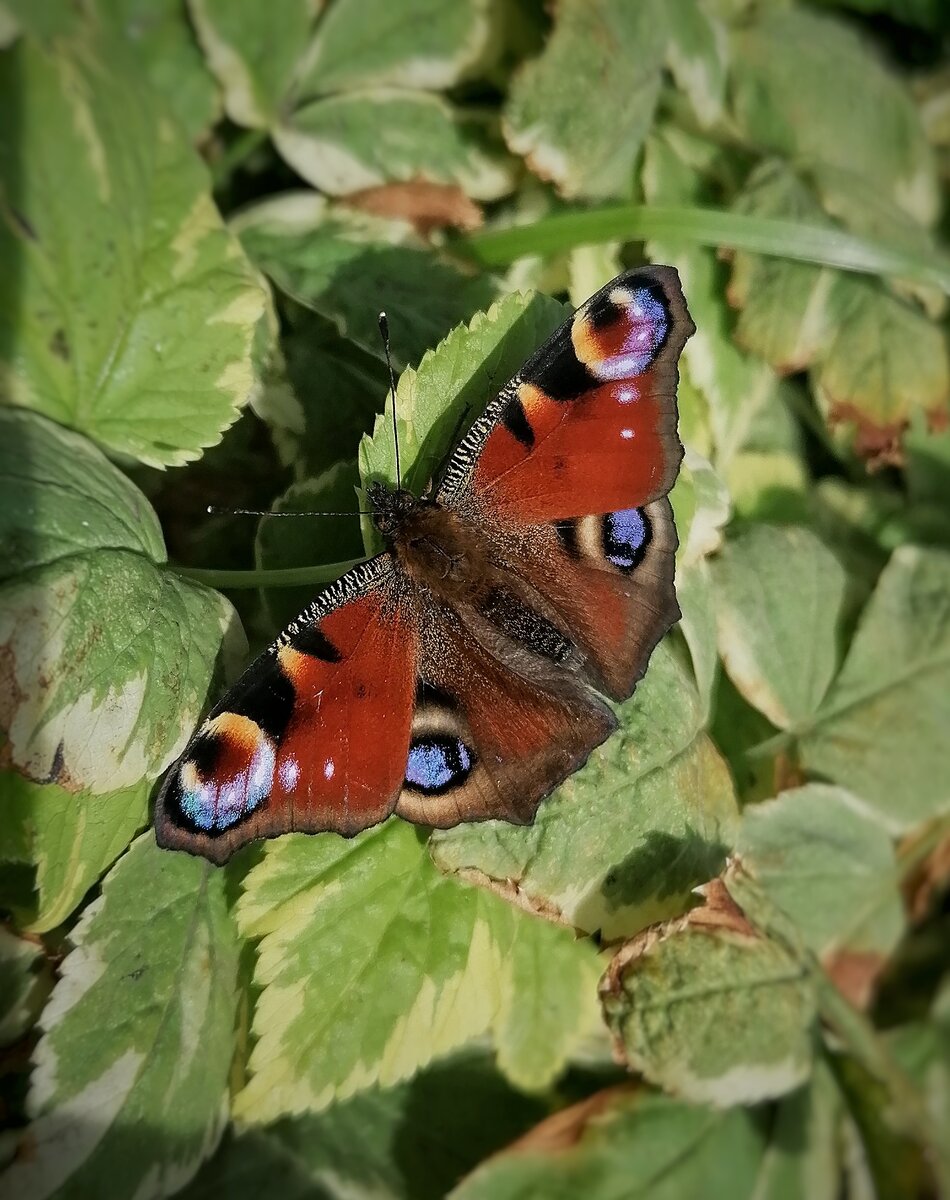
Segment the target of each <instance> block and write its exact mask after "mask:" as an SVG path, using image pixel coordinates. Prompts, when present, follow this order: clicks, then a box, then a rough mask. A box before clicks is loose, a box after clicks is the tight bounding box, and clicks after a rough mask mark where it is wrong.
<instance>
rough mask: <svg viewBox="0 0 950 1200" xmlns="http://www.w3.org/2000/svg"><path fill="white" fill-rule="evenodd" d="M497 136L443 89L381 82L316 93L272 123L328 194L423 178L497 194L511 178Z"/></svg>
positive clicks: (281, 146)
mask: <svg viewBox="0 0 950 1200" xmlns="http://www.w3.org/2000/svg"><path fill="white" fill-rule="evenodd" d="M332 11H334V10H333V9H331V12H332ZM374 44H375V42H374ZM499 142H500V139H498V137H497V134H494V135H493V129H492V126H491V125H490V124H489V123H488V121H487V120H486V119H485V118H482V117H478V116H471V115H466V114H464V113H462V112H460V111H458V110H457V109H455V108H454V107H453V106H452V105H450V104H449V103H447V101H445V100H443V99H442V97H441V96H435V95H432V94H431V93H430V92H412V91H406V90H405V89H402V88H387V87H379V86H373V87H368V88H365V89H363V90H360V91H358V92H345V93H343V94H341V95H338V96H329V97H327V98H325V99H319V100H314V101H312V102H310V103H308V104H304V105H302V106H301V107H300V108H298V109H296V110H295V111H294V112H293V113H292V114H290V115H288V116H287V117H285V118H284V119H283V120H282V121H281V122H280V123H279V124H278V125H277V126H275V128H274V143H275V145H276V146H277V148H278V150H279V151H280V153H281V155H282V156H283V158H284V159H285V160H286V162H287V163H289V164H290V166H291V167H293V169H294V170H295V171H296V172H297V174H298V175H300V176H302V177H303V178H304V179H306V180H307V182H308V183H311V184H313V186H314V187H315V188H318V189H319V190H320V191H323V192H327V193H328V194H330V195H333V196H342V195H347V194H349V193H350V192H357V191H362V190H363V189H364V188H372V187H379V186H381V185H382V184H384V183H389V182H401V183H408V182H411V181H415V180H419V179H421V180H426V181H428V182H432V183H455V184H458V185H459V186H460V187H461V188H462V189H463V190H464V191H465V193H466V195H469V196H472V197H474V198H475V199H477V200H497V199H498V198H499V197H501V196H504V195H506V194H507V193H508V192H510V191H511V189H512V186H513V182H514V180H513V172H512V169H511V163H510V160H509V159H508V158H507V156H506V155H505V153H504V148H503V147H502V146H501V145H500V144H499Z"/></svg>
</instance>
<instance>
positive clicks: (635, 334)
mask: <svg viewBox="0 0 950 1200" xmlns="http://www.w3.org/2000/svg"><path fill="white" fill-rule="evenodd" d="M611 298H612V299H613V297H611ZM623 308H624V310H625V312H626V318H627V320H628V322H629V326H630V328H629V332H628V333H627V336H626V337H625V338H624V341H623V345H622V346H621V347H620V348H619V350H618V352H616V353H615V354H613V355H611V357H610V358H606V359H603V360H602V361H601V362H599V363H597V365H596V370H597V374H598V375H599V376H600V378H601V379H605V380H607V379H626V378H628V377H630V376H632V375H642V374H643V372H644V371H646V370H647V369H648V368H649V366H650V364H651V363H652V362H653V359H654V358H655V357H656V353H657V351H658V350H659V348H660V347H661V346H662V345H663V341H664V339H665V338H666V334H667V330H668V328H669V315H668V313H667V310H666V307H665V306H664V304H663V303H662V301H660V300H658V299H657V298H656V296H654V295H653V293H652V292H651V291H650V289H649V288H637V289H636V290H635V291H634V292H632V293H630V294H629V299H625V300H624V302H623Z"/></svg>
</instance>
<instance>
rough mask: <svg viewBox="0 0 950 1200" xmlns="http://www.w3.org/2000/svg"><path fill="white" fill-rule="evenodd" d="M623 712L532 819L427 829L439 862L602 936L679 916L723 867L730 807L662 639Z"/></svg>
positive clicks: (692, 700) (687, 688) (692, 696)
mask: <svg viewBox="0 0 950 1200" xmlns="http://www.w3.org/2000/svg"><path fill="white" fill-rule="evenodd" d="M619 717H620V722H621V725H620V729H619V731H618V732H617V733H615V734H614V735H613V736H612V737H611V738H610V739H609V740H608V741H607V742H606V743H605V744H604V745H603V746H601V747H599V748H598V749H597V750H595V751H594V753H593V754H592V755H591V758H590V761H589V762H588V763H587V765H586V766H585V767H584V769H583V770H581V771H579V772H578V773H577V774H576V775H573V776H571V778H570V779H568V780H567V781H566V782H565V783H564V784H562V785H561V787H560V788H559V789H558V790H557V791H556V792H555V794H554V795H553V796H551V797H550V798H549V799H547V800H546V801H545V802H544V804H542V806H541V808H540V810H539V811H538V815H537V817H536V819H535V823H534V824H533V825H532V826H529V827H527V828H524V827H518V826H512V825H508V824H506V823H505V822H502V821H485V822H482V823H480V824H478V825H459V826H457V827H456V828H455V829H449V830H444V831H443V830H439V831H437V832H436V833H434V834H433V836H432V839H431V843H430V844H431V846H432V853H433V857H434V858H435V861H436V863H437V864H438V865H439V867H441V869H442V870H444V871H449V872H453V873H458V874H460V875H462V877H464V878H465V879H468V880H471V881H473V882H477V883H481V884H482V885H484V886H486V887H490V888H492V889H493V890H496V891H498V892H499V893H500V894H501V895H507V896H511V897H512V898H517V899H518V901H519V903H521V904H523V905H526V906H527V907H529V908H532V909H533V910H535V911H537V912H541V913H544V914H545V915H547V916H553V917H555V918H556V919H557V920H561V921H563V922H565V923H566V924H568V925H571V926H575V927H577V928H579V929H583V930H586V931H589V932H594V931H596V930H600V932H601V933H602V935H603V936H604V937H605V938H607V939H611V938H616V937H618V936H622V935H624V934H627V935H629V934H631V933H634V932H636V931H637V930H639V929H642V928H643V927H644V926H646V925H648V924H650V923H651V922H653V921H657V920H661V919H663V918H664V917H668V916H670V915H672V914H676V913H680V912H682V911H683V908H684V906H685V905H686V904H687V903H688V900H689V896H690V892H691V890H692V888H693V887H695V886H696V884H698V883H702V882H704V881H705V880H707V879H709V878H710V877H711V876H712V875H715V874H716V873H717V872H718V870H719V869H720V867H721V865H722V861H723V858H724V856H725V853H726V851H727V849H728V847H729V845H730V844H731V840H732V837H733V833H734V823H735V815H736V807H735V797H734V794H733V789H732V783H731V780H730V779H729V776H728V772H727V771H726V769H725V767H724V764H723V762H722V760H721V759H720V757H719V755H718V754H717V752H716V750H715V747H714V746H713V744H712V742H711V741H710V740H709V739H708V738H706V737H705V736H704V735H702V734H699V728H700V726H701V724H702V720H703V712H702V707H701V705H700V701H699V698H698V697H697V695H696V693H695V690H694V689H693V686H692V683H691V680H690V679H689V676H688V673H687V671H686V670H685V669H684V668H683V667H682V666H680V664H679V662H678V660H677V659H676V658H675V657H674V655H673V653H672V652H671V651H670V649H669V647H668V644H667V643H663V644H661V645H660V646H659V647H658V648H657V650H656V651H654V654H653V658H652V660H651V663H650V667H649V669H648V671H647V673H646V676H645V677H644V680H643V682H642V683H641V684H640V686H639V688H638V689H637V693H636V695H635V696H634V698H633V700H631V701H628V702H627V703H626V704H624V705H623V706H622V707H621V708H620V710H619Z"/></svg>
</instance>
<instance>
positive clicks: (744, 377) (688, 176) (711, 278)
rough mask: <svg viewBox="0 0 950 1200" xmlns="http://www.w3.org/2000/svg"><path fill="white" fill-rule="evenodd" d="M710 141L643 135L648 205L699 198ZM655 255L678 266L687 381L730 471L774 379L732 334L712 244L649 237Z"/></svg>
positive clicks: (771, 399) (720, 461)
mask: <svg viewBox="0 0 950 1200" xmlns="http://www.w3.org/2000/svg"><path fill="white" fill-rule="evenodd" d="M716 152H717V151H716V149H715V147H714V146H713V145H712V144H711V143H707V142H703V141H700V140H699V139H695V138H688V137H686V136H685V135H683V134H681V133H679V132H678V131H673V130H668V131H667V132H666V133H664V134H663V135H662V136H654V137H651V138H650V139H649V140H648V142H647V147H646V154H645V157H644V167H643V187H644V192H645V194H646V197H647V199H648V200H649V201H650V202H651V203H653V204H670V203H683V202H686V201H696V200H697V199H702V198H703V196H702V183H701V176H700V175H699V173H698V172H699V170H700V169H701V168H704V167H706V166H708V161H709V159H710V157H711V156H712V155H713V154H714V153H716ZM647 252H648V254H649V255H650V258H651V259H652V260H653V261H654V262H664V263H672V264H673V266H675V267H676V268H677V270H678V271H679V273H680V280H681V282H682V284H683V291H684V293H685V294H686V296H687V302H688V304H689V309H690V313H691V315H692V317H693V321H694V323H695V325H696V333H695V334H694V335H693V336H692V337H691V338H690V339H689V341H688V342H687V343H686V347H685V349H684V351H683V361H684V363H685V366H686V369H687V371H688V374H689V380H690V383H691V385H692V386H693V387H695V388H697V389H698V390H699V391H700V392H701V393H702V395H703V396H704V397H705V398H706V401H707V403H708V405H709V422H710V425H711V427H712V434H713V443H714V447H715V452H714V454H713V455H712V458H713V463H714V465H715V466H716V467H717V468H718V469H719V470H720V471H726V470H728V467H729V463H730V461H731V459H732V458H733V457H734V456H735V455H736V454H737V453H738V452H739V451H740V450H741V449H742V447H743V445H744V444H745V442H746V441H747V439H748V437H749V434H750V430H751V428H752V426H753V423H754V422H755V419H756V417H757V416H758V415H759V414H760V413H761V412H763V411H766V410H767V409H768V408H769V407H770V406H771V405H773V404H774V403H775V392H776V379H775V375H774V373H773V372H772V370H771V369H770V368H769V367H768V366H767V365H766V364H765V363H764V362H761V361H760V360H759V359H756V358H753V357H751V356H750V355H748V354H745V353H743V351H742V350H740V349H739V348H738V347H737V346H736V345H735V343H734V341H733V317H732V314H731V313H730V312H729V308H728V305H727V304H726V303H725V300H724V295H723V293H724V290H725V288H724V268H723V266H722V264H721V263H719V262H718V261H717V259H716V257H715V255H714V253H712V252H711V251H710V250H707V249H704V248H703V247H701V246H695V245H692V244H691V243H690V241H689V240H688V239H684V238H676V237H661V238H651V239H650V241H648V242H647Z"/></svg>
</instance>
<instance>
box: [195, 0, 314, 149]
mask: <svg viewBox="0 0 950 1200" xmlns="http://www.w3.org/2000/svg"><path fill="white" fill-rule="evenodd" d="M319 6H320V5H319V4H315V3H313V0H290V2H289V3H288V2H287V0H284V3H282V4H281V7H280V19H279V20H275V12H274V10H273V9H271V8H269V7H268V6H267V5H266V4H260V3H258V2H257V0H188V8H189V11H190V13H191V18H192V20H193V21H194V23H195V29H196V30H197V33H198V37H199V39H200V41H201V45H202V47H203V48H204V52H205V54H206V56H207V59H208V66H209V67H210V69H211V70H212V71H213V72H214V74H215V75H216V76H217V79H218V83H219V84H220V85H221V87H222V89H223V91H224V107H225V109H226V111H227V114H228V116H229V117H230V118H231V120H232V121H234V122H235V124H237V125H244V126H249V127H250V128H252V129H265V128H267V127H268V126H269V125H271V124H272V122H273V121H274V120H276V119H277V117H278V115H279V113H280V111H281V109H282V106H283V101H284V98H285V96H286V95H287V92H288V90H289V88H290V85H291V83H292V81H293V75H294V71H295V69H296V67H297V65H298V63H299V61H300V58H301V55H302V53H303V51H304V49H305V47H306V44H307V39H308V37H309V35H310V27H311V25H312V24H313V13H314V10H315V9H316V8H318V7H319Z"/></svg>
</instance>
